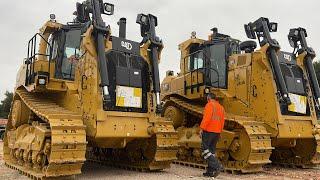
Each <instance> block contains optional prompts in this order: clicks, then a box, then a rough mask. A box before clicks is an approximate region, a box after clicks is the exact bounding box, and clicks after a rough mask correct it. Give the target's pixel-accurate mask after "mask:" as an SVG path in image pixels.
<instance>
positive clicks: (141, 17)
mask: <svg viewBox="0 0 320 180" xmlns="http://www.w3.org/2000/svg"><path fill="white" fill-rule="evenodd" d="M148 22H149V19H148V16H147V15H145V14H138V16H137V20H136V23H138V24H140V25H145V26H146V25H148Z"/></svg>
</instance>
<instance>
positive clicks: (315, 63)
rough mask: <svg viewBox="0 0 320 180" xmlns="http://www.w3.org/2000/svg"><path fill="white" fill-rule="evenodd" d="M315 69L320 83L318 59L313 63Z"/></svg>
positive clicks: (319, 63)
mask: <svg viewBox="0 0 320 180" xmlns="http://www.w3.org/2000/svg"><path fill="white" fill-rule="evenodd" d="M313 66H314V70H315V71H316V75H317V79H318V82H319V84H320V62H318V61H316V62H314V63H313Z"/></svg>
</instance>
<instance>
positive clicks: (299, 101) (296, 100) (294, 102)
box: [288, 93, 307, 114]
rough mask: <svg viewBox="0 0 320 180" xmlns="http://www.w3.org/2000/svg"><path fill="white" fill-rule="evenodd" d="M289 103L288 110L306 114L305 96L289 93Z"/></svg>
mask: <svg viewBox="0 0 320 180" xmlns="http://www.w3.org/2000/svg"><path fill="white" fill-rule="evenodd" d="M289 97H290V100H291V104H290V105H289V106H288V110H289V111H291V112H297V113H301V114H306V111H307V97H306V96H300V95H297V94H292V93H289Z"/></svg>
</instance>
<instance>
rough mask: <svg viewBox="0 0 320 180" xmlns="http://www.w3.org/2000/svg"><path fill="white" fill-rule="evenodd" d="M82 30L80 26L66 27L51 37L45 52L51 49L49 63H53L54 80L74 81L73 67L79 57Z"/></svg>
mask: <svg viewBox="0 0 320 180" xmlns="http://www.w3.org/2000/svg"><path fill="white" fill-rule="evenodd" d="M82 28H83V26H82V25H81V24H78V25H67V26H64V27H63V28H62V29H61V30H59V31H56V32H54V33H53V34H52V35H51V38H50V39H49V44H50V46H48V47H47V52H50V47H52V55H51V57H52V58H51V61H52V62H54V63H55V72H54V77H55V78H57V79H63V80H71V81H72V80H74V74H75V67H76V65H77V62H78V60H79V58H80V57H81V53H80V43H81V34H82V32H83V30H82Z"/></svg>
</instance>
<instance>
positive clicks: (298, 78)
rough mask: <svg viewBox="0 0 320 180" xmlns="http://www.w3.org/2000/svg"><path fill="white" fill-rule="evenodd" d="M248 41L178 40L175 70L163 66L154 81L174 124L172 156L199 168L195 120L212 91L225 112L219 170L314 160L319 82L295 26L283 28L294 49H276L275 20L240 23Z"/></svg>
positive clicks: (319, 137)
mask: <svg viewBox="0 0 320 180" xmlns="http://www.w3.org/2000/svg"><path fill="white" fill-rule="evenodd" d="M245 30H246V34H247V36H248V37H249V38H251V39H256V38H258V40H259V44H260V49H257V50H256V48H257V44H256V42H255V41H252V40H250V41H244V42H240V41H239V40H237V39H234V38H232V37H230V36H228V35H225V34H221V33H218V29H217V28H213V29H212V31H213V33H212V34H211V35H209V38H208V40H203V39H199V38H197V37H196V34H195V32H193V33H192V36H191V38H190V39H188V40H186V41H185V42H183V43H181V44H180V45H179V50H180V51H181V60H180V72H179V73H178V74H177V75H174V72H173V71H167V74H166V77H165V79H164V80H163V81H162V84H161V99H162V100H163V103H164V106H163V109H164V110H163V116H164V117H166V118H169V119H170V120H171V121H172V122H173V125H174V127H175V129H176V130H177V131H178V136H179V142H178V144H179V150H178V154H177V158H178V160H177V161H175V163H178V164H182V165H187V166H193V167H200V168H205V167H206V165H205V163H204V160H203V158H202V157H201V153H202V152H201V147H200V146H201V139H200V136H199V130H200V128H199V124H200V122H201V120H202V114H203V110H204V106H205V104H206V94H207V93H209V92H211V93H214V94H215V95H216V96H217V99H218V100H219V102H220V103H221V104H222V105H223V106H224V108H225V111H226V118H225V126H224V131H223V132H222V133H221V138H220V140H219V142H218V144H217V152H216V155H217V157H218V159H219V160H220V161H221V162H222V164H223V165H224V167H225V170H229V171H237V172H242V173H249V172H257V171H261V170H262V166H263V165H265V164H268V163H271V162H272V163H278V164H286V165H294V166H298V167H310V166H314V165H317V164H319V163H320V157H319V154H320V127H319V125H318V124H317V117H316V113H315V110H316V108H318V107H319V96H318V92H319V85H318V83H317V80H316V76H315V73H314V69H313V66H312V59H313V58H314V56H315V54H314V51H313V50H312V49H311V48H309V47H308V46H307V43H306V38H305V37H306V32H305V30H304V29H303V28H297V29H292V30H290V33H289V36H288V37H289V40H290V42H291V44H292V46H293V47H294V48H295V51H294V53H288V52H284V51H281V50H280V45H279V43H278V42H277V41H276V40H275V39H272V38H271V32H276V31H277V23H273V22H270V21H269V19H267V18H259V19H258V20H256V21H255V22H253V23H249V24H246V25H245Z"/></svg>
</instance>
